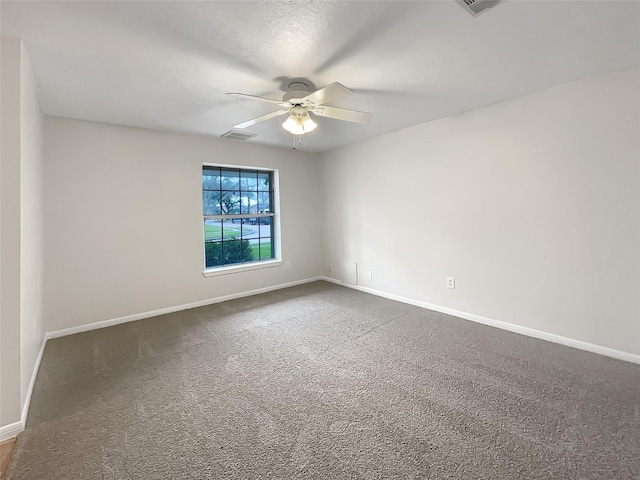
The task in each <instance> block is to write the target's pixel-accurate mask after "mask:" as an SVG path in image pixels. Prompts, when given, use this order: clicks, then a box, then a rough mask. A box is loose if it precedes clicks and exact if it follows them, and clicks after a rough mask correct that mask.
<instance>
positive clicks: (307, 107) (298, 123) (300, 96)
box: [227, 82, 372, 135]
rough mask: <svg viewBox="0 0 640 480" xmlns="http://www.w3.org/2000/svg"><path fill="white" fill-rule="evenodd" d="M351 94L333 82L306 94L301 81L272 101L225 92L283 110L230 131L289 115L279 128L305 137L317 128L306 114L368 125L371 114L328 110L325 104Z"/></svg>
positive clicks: (293, 83) (241, 124)
mask: <svg viewBox="0 0 640 480" xmlns="http://www.w3.org/2000/svg"><path fill="white" fill-rule="evenodd" d="M352 93H353V92H352V91H351V90H349V89H348V88H347V87H345V86H344V85H342V84H341V83H338V82H334V83H332V84H331V85H327V86H326V87H324V88H321V89H320V90H316V91H315V92H311V93H310V92H309V90H308V86H307V84H306V83H303V82H292V83H290V84H289V91H288V92H286V93H285V94H284V95H283V97H282V100H275V99H272V98H265V97H257V96H255V95H247V94H245V93H227V95H233V96H235V97H240V98H246V99H247V100H257V101H260V102H267V103H273V104H275V105H279V106H280V107H282V110H278V111H276V112H272V113H268V114H266V115H262V116H261V117H258V118H254V119H252V120H247V121H246V122H242V123H239V124H237V125H234V126H233V128H246V127H250V126H251V125H255V124H256V123H259V122H264V121H265V120H269V119H270V118H274V117H279V116H280V115H285V114H287V113H288V114H289V117H288V118H287V120H285V122H284V123H283V124H282V127H283V128H284V129H285V130H287V131H288V132H289V133H291V134H293V135H304V134H305V133H309V132H311V131H313V130H315V128H316V127H317V126H318V125H317V124H316V122H314V121H313V119H312V118H311V116H310V115H309V113H313V114H314V115H318V116H319V117H327V118H334V119H336V120H344V121H347V122H354V123H369V120H371V117H372V115H371V114H370V113H365V112H358V111H356V110H347V109H345V108H338V107H328V106H326V105H325V103H329V102H332V101H334V100H337V99H338V98H341V97H344V96H346V95H351V94H352Z"/></svg>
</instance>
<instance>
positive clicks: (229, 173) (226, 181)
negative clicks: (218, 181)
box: [222, 168, 240, 190]
mask: <svg viewBox="0 0 640 480" xmlns="http://www.w3.org/2000/svg"><path fill="white" fill-rule="evenodd" d="M222 189H223V190H240V170H230V169H228V168H223V169H222Z"/></svg>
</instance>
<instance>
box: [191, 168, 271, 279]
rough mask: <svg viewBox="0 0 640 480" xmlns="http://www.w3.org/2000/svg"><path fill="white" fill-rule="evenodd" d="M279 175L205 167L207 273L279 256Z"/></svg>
mask: <svg viewBox="0 0 640 480" xmlns="http://www.w3.org/2000/svg"><path fill="white" fill-rule="evenodd" d="M274 173H275V172H274V171H272V170H259V169H250V168H234V167H228V166H208V165H205V166H203V167H202V214H203V223H204V257H205V268H206V269H217V268H221V267H228V266H236V267H239V266H244V265H245V264H256V263H258V262H264V261H268V260H271V261H273V259H275V258H276V244H275V240H276V235H275V228H274V227H275V224H276V211H275V204H276V202H275V201H274V200H275V184H274Z"/></svg>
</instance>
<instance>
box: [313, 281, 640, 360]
mask: <svg viewBox="0 0 640 480" xmlns="http://www.w3.org/2000/svg"><path fill="white" fill-rule="evenodd" d="M322 280H325V281H327V282H330V283H335V284H337V285H342V286H343V287H347V288H353V289H354V290H359V291H361V292H365V293H370V294H372V295H377V296H379V297H384V298H388V299H390V300H397V301H398V302H402V303H408V304H409V305H415V306H416V307H422V308H426V309H428V310H434V311H436V312H440V313H446V314H448V315H452V316H454V317H458V318H463V319H464V320H470V321H472V322H477V323H482V324H484V325H489V326H491V327H496V328H501V329H502V330H509V331H510V332H515V333H519V334H522V335H527V336H529V337H534V338H539V339H541V340H547V341H549V342H553V343H559V344H560V345H566V346H568V347H573V348H578V349H580V350H585V351H587V352H592V353H598V354H600V355H605V356H607V357H612V358H617V359H618V360H624V361H627V362H631V363H637V364H640V355H635V354H633V353H629V352H623V351H622V350H615V349H613V348H609V347H603V346H601V345H595V344H593V343H588V342H583V341H582V340H576V339H573V338H569V337H563V336H562V335H556V334H555V333H549V332H544V331H542V330H535V329H533V328H529V327H522V326H520V325H515V324H513V323H507V322H503V321H500V320H494V319H492V318H487V317H482V316H480V315H475V314H473V313H467V312H461V311H459V310H454V309H452V308H447V307H441V306H440V305H434V304H432V303H427V302H422V301H420V300H415V299H412V298H407V297H403V296H401V295H396V294H393V293H387V292H383V291H381V290H375V289H373V288H368V287H363V286H360V285H351V284H348V283H343V282H341V281H340V280H337V279H335V278H330V277H322Z"/></svg>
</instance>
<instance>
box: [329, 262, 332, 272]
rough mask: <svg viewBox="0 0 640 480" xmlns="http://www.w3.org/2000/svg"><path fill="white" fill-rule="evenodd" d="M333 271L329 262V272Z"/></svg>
mask: <svg viewBox="0 0 640 480" xmlns="http://www.w3.org/2000/svg"><path fill="white" fill-rule="evenodd" d="M331 272H333V270H331V264H329V273H331Z"/></svg>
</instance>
